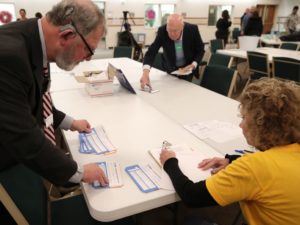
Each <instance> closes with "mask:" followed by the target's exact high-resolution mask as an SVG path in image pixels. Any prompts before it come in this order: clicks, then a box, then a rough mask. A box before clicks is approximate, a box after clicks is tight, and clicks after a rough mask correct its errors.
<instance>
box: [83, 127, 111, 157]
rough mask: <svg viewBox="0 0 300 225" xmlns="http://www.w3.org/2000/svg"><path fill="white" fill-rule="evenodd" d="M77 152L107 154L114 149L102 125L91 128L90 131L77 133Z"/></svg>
mask: <svg viewBox="0 0 300 225" xmlns="http://www.w3.org/2000/svg"><path fill="white" fill-rule="evenodd" d="M79 141H80V148H79V152H80V153H84V154H108V153H113V152H115V151H116V148H115V147H114V145H113V144H112V143H111V141H110V140H109V138H108V136H107V134H106V132H105V130H104V128H103V126H97V127H95V128H92V131H91V133H79Z"/></svg>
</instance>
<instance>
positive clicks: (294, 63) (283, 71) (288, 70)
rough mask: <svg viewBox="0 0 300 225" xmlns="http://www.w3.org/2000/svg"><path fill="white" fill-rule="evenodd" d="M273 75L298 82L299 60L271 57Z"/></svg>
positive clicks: (299, 79)
mask: <svg viewBox="0 0 300 225" xmlns="http://www.w3.org/2000/svg"><path fill="white" fill-rule="evenodd" d="M273 76H274V77H277V78H281V79H286V80H293V81H296V82H300V60H297V59H292V58H286V57H273Z"/></svg>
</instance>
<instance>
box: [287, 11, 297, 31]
mask: <svg viewBox="0 0 300 225" xmlns="http://www.w3.org/2000/svg"><path fill="white" fill-rule="evenodd" d="M298 9H299V7H298V6H294V8H293V11H292V13H291V15H289V17H288V19H287V21H286V28H287V31H288V32H289V33H290V34H292V33H294V32H295V31H296V29H297V25H298V24H299V23H300V17H299V16H298Z"/></svg>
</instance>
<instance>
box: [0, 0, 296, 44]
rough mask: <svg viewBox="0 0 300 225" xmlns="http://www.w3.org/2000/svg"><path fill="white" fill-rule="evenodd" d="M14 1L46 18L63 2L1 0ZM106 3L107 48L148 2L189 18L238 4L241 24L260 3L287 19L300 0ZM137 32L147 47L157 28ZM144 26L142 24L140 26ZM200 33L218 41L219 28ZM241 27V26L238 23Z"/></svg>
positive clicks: (124, 0)
mask: <svg viewBox="0 0 300 225" xmlns="http://www.w3.org/2000/svg"><path fill="white" fill-rule="evenodd" d="M1 1H2V2H13V3H15V6H16V11H17V15H18V10H19V9H20V8H25V9H26V11H27V15H28V17H33V16H34V14H35V12H37V11H40V12H41V13H42V14H43V15H44V14H45V13H46V12H47V11H48V10H49V9H50V8H51V7H52V5H53V4H55V3H56V2H58V1H59V0H43V1H41V0H26V1H24V0H0V2H1ZM104 1H105V2H106V7H105V14H106V17H107V18H108V32H107V36H106V47H112V46H115V45H116V43H117V32H119V31H120V28H121V26H120V22H121V21H122V16H123V13H122V12H123V11H129V12H133V13H134V18H136V19H135V20H139V21H141V20H142V18H143V16H144V4H146V3H161V2H163V3H170V4H176V12H177V13H186V16H187V18H188V19H189V18H202V19H203V18H204V19H205V18H207V16H208V8H209V5H226V4H228V5H234V10H233V15H232V18H233V19H234V18H235V19H236V20H235V21H238V18H239V17H240V16H241V15H242V14H243V12H244V11H245V9H246V8H248V7H250V6H252V5H256V4H272V5H274V4H275V5H279V8H278V12H277V14H278V15H280V16H286V15H288V14H289V13H290V11H291V7H292V6H294V5H297V4H298V5H299V0H242V1H241V0H209V1H203V0H164V1H162V0H104ZM129 22H130V23H131V25H132V32H133V33H145V34H146V44H150V43H151V42H152V41H153V39H154V38H155V32H156V30H157V28H147V29H145V28H144V26H142V25H139V26H134V25H133V23H132V21H130V20H129ZM139 24H141V23H139ZM198 26H199V30H200V34H201V36H202V39H203V40H204V41H209V40H210V39H212V38H214V33H215V30H216V28H215V27H214V26H207V25H204V24H203V25H201V24H200V25H198ZM234 26H239V24H237V23H236V24H234V25H233V27H234Z"/></svg>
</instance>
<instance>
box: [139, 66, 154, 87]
mask: <svg viewBox="0 0 300 225" xmlns="http://www.w3.org/2000/svg"><path fill="white" fill-rule="evenodd" d="M149 73H150V71H149V70H147V69H144V70H143V75H142V77H141V80H140V83H141V88H142V89H144V88H145V86H149V87H151V84H150V79H149Z"/></svg>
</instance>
